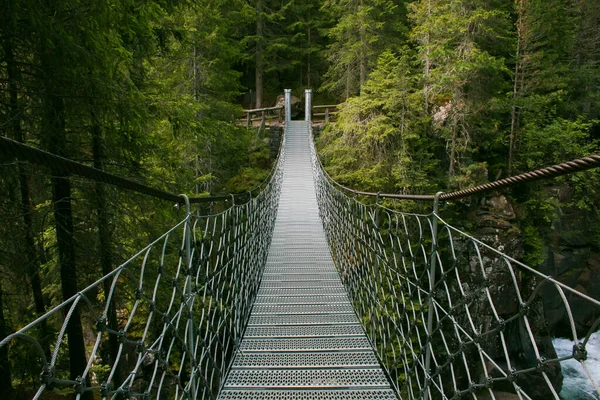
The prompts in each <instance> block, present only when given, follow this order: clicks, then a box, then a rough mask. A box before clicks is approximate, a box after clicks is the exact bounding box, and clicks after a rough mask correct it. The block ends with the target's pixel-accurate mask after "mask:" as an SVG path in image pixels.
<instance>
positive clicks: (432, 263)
mask: <svg viewBox="0 0 600 400" xmlns="http://www.w3.org/2000/svg"><path fill="white" fill-rule="evenodd" d="M442 194H443V192H437V193H436V194H435V197H434V199H433V213H432V214H431V219H432V220H431V260H429V301H428V307H427V349H426V350H425V373H424V378H423V379H424V382H423V400H428V399H429V391H428V388H429V383H430V381H431V380H430V378H429V377H430V376H431V372H430V368H431V346H432V344H431V339H432V335H431V331H432V330H433V315H434V312H433V289H434V287H435V270H436V267H437V245H438V240H437V233H438V213H439V210H440V196H441V195H442Z"/></svg>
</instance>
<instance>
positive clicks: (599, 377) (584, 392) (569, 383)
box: [552, 331, 600, 400]
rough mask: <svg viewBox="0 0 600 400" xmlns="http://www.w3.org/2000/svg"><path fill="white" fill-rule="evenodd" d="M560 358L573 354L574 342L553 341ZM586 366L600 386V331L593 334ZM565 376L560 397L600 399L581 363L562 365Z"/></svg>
mask: <svg viewBox="0 0 600 400" xmlns="http://www.w3.org/2000/svg"><path fill="white" fill-rule="evenodd" d="M552 343H553V344H554V348H555V349H556V353H557V354H558V356H559V357H568V356H569V355H571V354H572V353H573V341H572V340H570V339H561V338H557V339H554V340H553V341H552ZM586 348H587V360H586V361H585V365H586V366H587V368H588V370H589V371H590V373H591V375H592V378H593V379H594V381H595V382H596V383H597V385H600V331H598V332H596V333H594V334H592V336H591V337H590V341H589V342H588V344H587V346H586ZM560 366H561V368H562V373H563V376H564V381H563V388H562V391H561V392H560V396H561V397H562V398H563V399H565V400H597V399H600V397H599V396H598V393H597V392H596V389H594V386H593V385H592V383H591V382H590V379H589V378H588V376H587V374H586V373H585V371H584V370H583V367H582V366H581V364H580V363H579V361H576V360H573V359H570V360H567V361H563V362H561V363H560Z"/></svg>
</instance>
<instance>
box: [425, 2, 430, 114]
mask: <svg viewBox="0 0 600 400" xmlns="http://www.w3.org/2000/svg"><path fill="white" fill-rule="evenodd" d="M430 16H431V1H430V0H428V1H427V17H428V18H429V17H430ZM429 42H430V39H429V31H427V33H426V35H425V67H424V71H423V75H424V78H425V79H424V82H425V83H424V85H423V96H424V97H425V113H427V112H428V110H429V75H430V71H431V58H430V56H429Z"/></svg>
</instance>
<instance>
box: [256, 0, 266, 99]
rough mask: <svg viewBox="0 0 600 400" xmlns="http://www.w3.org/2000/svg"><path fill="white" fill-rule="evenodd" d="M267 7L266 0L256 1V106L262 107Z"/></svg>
mask: <svg viewBox="0 0 600 400" xmlns="http://www.w3.org/2000/svg"><path fill="white" fill-rule="evenodd" d="M264 8H265V0H257V1H256V38H257V39H256V106H255V108H262V106H263V94H264V87H263V86H264V84H263V75H264V73H265V60H264V56H265V54H264V28H265V19H264V16H263V13H264Z"/></svg>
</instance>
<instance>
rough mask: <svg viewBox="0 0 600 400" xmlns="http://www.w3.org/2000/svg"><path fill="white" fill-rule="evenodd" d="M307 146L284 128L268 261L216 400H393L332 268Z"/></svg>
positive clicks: (295, 129)
mask: <svg viewBox="0 0 600 400" xmlns="http://www.w3.org/2000/svg"><path fill="white" fill-rule="evenodd" d="M309 140H310V139H309V132H308V126H307V124H306V123H305V122H291V123H290V124H289V125H288V127H287V130H286V138H285V160H284V177H283V184H282V191H281V198H280V201H279V209H278V215H277V220H276V222H275V229H274V232H273V240H272V243H271V248H270V250H269V257H268V259H267V263H266V267H265V271H264V273H263V276H262V280H261V285H260V288H259V292H258V297H257V299H256V301H255V304H254V306H253V309H252V314H251V315H250V320H249V324H248V327H247V328H246V331H245V334H244V338H243V340H242V342H241V344H240V347H239V349H238V351H237V353H236V356H235V359H234V362H233V365H232V369H231V371H230V372H229V375H228V377H227V380H226V382H225V384H224V386H223V388H222V390H221V392H220V395H219V400H251V399H263V400H271V399H272V400H275V399H288V400H330V399H339V400H342V399H355V400H359V399H381V400H391V399H396V395H395V394H394V392H393V391H392V390H391V389H390V385H389V382H388V381H387V378H386V376H385V375H384V373H383V371H382V369H381V367H380V366H379V363H378V361H377V358H376V356H375V354H374V352H373V349H372V347H371V344H370V342H369V341H368V339H367V338H366V336H365V334H364V331H363V329H362V327H361V326H360V325H359V324H358V320H357V318H356V315H355V314H354V310H353V309H352V305H351V304H350V302H349V300H348V296H347V294H346V291H345V289H344V287H343V285H342V283H341V280H340V277H339V275H338V273H337V271H336V269H335V267H334V265H333V260H332V258H331V253H330V251H329V247H328V245H327V241H326V238H325V233H324V231H323V227H322V223H321V220H320V217H319V211H318V207H317V202H316V193H315V188H314V183H313V176H312V167H311V159H310V157H311V156H310V142H309Z"/></svg>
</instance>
